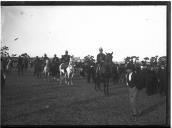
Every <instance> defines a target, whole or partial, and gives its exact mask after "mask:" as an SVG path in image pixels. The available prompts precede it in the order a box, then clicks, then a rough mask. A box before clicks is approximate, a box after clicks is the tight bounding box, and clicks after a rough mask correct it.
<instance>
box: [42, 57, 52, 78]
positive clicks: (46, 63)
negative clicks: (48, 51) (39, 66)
mask: <svg viewBox="0 0 172 128" xmlns="http://www.w3.org/2000/svg"><path fill="white" fill-rule="evenodd" d="M43 74H44V76H45V79H47V80H48V81H49V76H50V67H49V60H48V59H46V61H45V66H44V69H43Z"/></svg>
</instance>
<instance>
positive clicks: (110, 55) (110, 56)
mask: <svg viewBox="0 0 172 128" xmlns="http://www.w3.org/2000/svg"><path fill="white" fill-rule="evenodd" d="M112 59H113V52H112V53H106V56H105V63H112Z"/></svg>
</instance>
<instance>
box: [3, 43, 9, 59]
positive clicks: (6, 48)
mask: <svg viewBox="0 0 172 128" xmlns="http://www.w3.org/2000/svg"><path fill="white" fill-rule="evenodd" d="M8 51H9V48H8V47H7V46H3V47H1V57H8V56H9V53H8Z"/></svg>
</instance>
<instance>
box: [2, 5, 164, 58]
mask: <svg viewBox="0 0 172 128" xmlns="http://www.w3.org/2000/svg"><path fill="white" fill-rule="evenodd" d="M1 23H2V24H1V25H2V26H1V35H2V46H4V45H6V46H8V47H9V49H10V51H9V52H10V54H11V53H16V54H18V55H19V54H21V53H25V52H27V53H28V54H29V55H30V56H37V55H38V56H43V55H44V53H47V55H48V57H53V56H54V54H57V56H58V57H61V55H62V54H64V53H65V50H68V51H69V54H70V55H74V56H77V57H81V58H83V57H84V56H86V55H88V54H90V55H93V56H96V55H97V54H98V52H99V51H98V49H99V47H100V46H101V47H103V49H104V52H112V51H113V53H114V55H113V56H114V58H113V60H114V61H121V60H123V59H124V57H126V56H132V55H136V56H139V57H140V58H143V57H146V56H148V57H151V56H155V55H159V56H164V55H166V6H9V7H8V6H4V7H2V6H1ZM16 38H18V39H16ZM14 39H16V40H14Z"/></svg>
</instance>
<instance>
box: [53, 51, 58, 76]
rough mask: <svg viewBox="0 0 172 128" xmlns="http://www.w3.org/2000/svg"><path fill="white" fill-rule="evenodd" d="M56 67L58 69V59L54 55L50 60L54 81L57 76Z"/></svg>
mask: <svg viewBox="0 0 172 128" xmlns="http://www.w3.org/2000/svg"><path fill="white" fill-rule="evenodd" d="M58 67H59V58H58V57H57V56H56V54H55V55H54V58H53V60H52V76H53V77H54V79H55V76H56V75H57V72H58Z"/></svg>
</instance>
